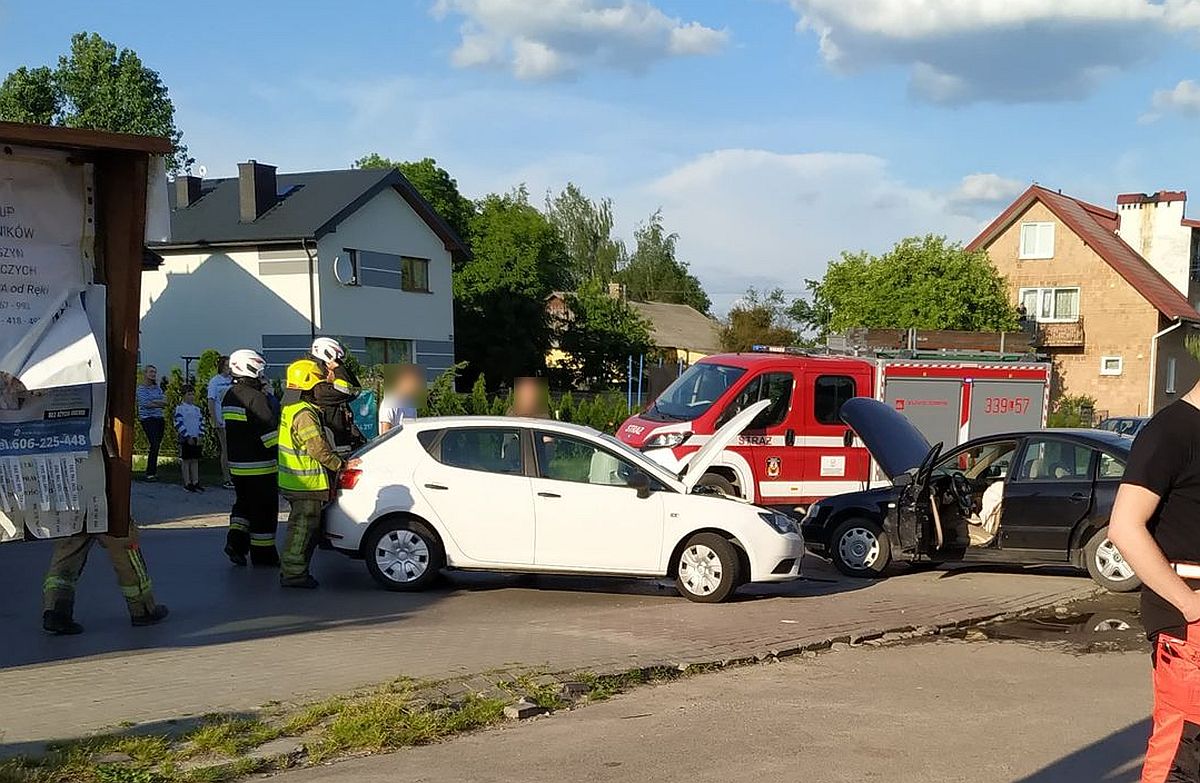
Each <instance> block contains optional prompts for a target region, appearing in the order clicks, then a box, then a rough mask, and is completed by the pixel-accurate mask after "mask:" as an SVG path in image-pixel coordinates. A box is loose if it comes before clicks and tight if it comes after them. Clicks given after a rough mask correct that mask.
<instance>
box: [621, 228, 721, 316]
mask: <svg viewBox="0 0 1200 783" xmlns="http://www.w3.org/2000/svg"><path fill="white" fill-rule="evenodd" d="M633 236H634V240H635V242H636V248H635V249H634V251H633V254H632V255H631V256H630V257H629V259H628V260H627V261H626V262H625V264H624V265H623V266H622V267H621V269H620V270H619V271H618V272H617V274H616V279H617V280H618V281H620V283H621V284H622V285H624V286H625V295H626V296H628V297H629V298H630V299H632V300H634V301H635V302H671V303H674V304H686V305H690V306H692V307H694V308H696V309H697V310H699V311H700V312H702V313H707V312H708V311H709V308H710V307H711V306H712V302H711V301H709V298H708V294H706V293H705V292H704V288H703V287H702V286H701V285H700V281H699V280H697V279H696V277H695V276H694V275H693V274H692V273H691V272H689V271H688V265H687V264H686V263H684V262H682V261H680V260H678V259H677V258H676V257H675V245H676V243H677V242H678V240H679V235H678V234H673V233H670V232H668V231H667V230H666V228H665V227H664V226H663V217H662V211H661V210H659V211H658V212H655V213H654V214H653V215H651V216H650V219H649V220H648V221H647V222H646V223H645V224H644V225H642V226H639V227H638V228H637V230H636V231H634V234H633Z"/></svg>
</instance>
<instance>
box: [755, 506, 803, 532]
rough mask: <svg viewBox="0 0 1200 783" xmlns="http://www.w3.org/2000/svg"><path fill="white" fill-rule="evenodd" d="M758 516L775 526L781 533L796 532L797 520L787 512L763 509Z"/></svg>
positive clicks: (776, 530)
mask: <svg viewBox="0 0 1200 783" xmlns="http://www.w3.org/2000/svg"><path fill="white" fill-rule="evenodd" d="M758 518H759V519H761V520H762V521H763V522H766V523H767V524H768V525H770V526H771V527H773V528H775V532H776V533H779V534H780V535H787V534H788V533H795V532H796V522H795V520H793V519H792V518H791V517H789V516H788V515H786V514H780V513H778V512H776V511H762V512H759V515H758Z"/></svg>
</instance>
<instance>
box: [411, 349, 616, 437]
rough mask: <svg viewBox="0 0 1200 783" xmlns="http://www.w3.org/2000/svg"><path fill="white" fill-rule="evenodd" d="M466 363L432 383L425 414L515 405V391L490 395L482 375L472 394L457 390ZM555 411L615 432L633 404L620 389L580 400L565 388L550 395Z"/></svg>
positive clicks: (487, 411) (496, 412)
mask: <svg viewBox="0 0 1200 783" xmlns="http://www.w3.org/2000/svg"><path fill="white" fill-rule="evenodd" d="M464 366H465V363H460V364H458V365H455V366H454V367H453V368H451V369H449V370H447V371H446V372H444V373H442V374H441V375H439V376H438V377H437V378H436V379H435V380H434V382H433V383H431V384H430V385H429V391H428V392H427V393H426V395H425V400H424V402H423V403H422V404H421V405H420V406H419V410H420V415H421V416H463V415H471V416H487V415H492V416H503V415H505V414H506V413H507V412H508V409H509V408H510V407H511V406H512V395H511V394H509V393H503V394H497V395H494V396H489V395H488V393H487V383H486V381H485V379H484V378H483V377H482V376H480V377H479V378H477V379H476V380H475V383H474V385H473V386H472V387H471V391H470V393H468V394H461V393H459V392H456V391H455V390H454V383H455V379H456V376H457V373H458V372H459V371H460V370H461V369H462V368H463V367H464ZM548 407H549V410H550V412H551V415H552V416H554V417H555V418H556V419H558V420H559V421H568V422H574V423H576V424H582V425H584V426H586V427H592V428H593V429H597V430H600V431H601V432H608V433H612V432H615V431H616V428H617V427H618V426H619V425H620V424H621V422H623V421H624V420H625V419H626V418H627V417H628V416H629V406H628V405H627V404H626V402H625V397H624V396H622V395H621V394H618V393H616V392H612V393H608V394H602V395H599V396H595V397H590V398H589V397H585V398H583V399H580V400H576V398H575V396H574V395H573V394H572V392H570V391H565V392H563V393H562V395H561V396H559V397H558V398H557V399H556V398H555V397H554V395H553V394H551V395H550V397H549V406H548Z"/></svg>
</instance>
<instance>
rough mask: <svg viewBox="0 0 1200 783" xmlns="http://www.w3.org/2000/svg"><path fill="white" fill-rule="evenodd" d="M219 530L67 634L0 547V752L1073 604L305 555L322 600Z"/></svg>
mask: <svg viewBox="0 0 1200 783" xmlns="http://www.w3.org/2000/svg"><path fill="white" fill-rule="evenodd" d="M224 533H225V531H224V530H223V529H221V528H200V529H157V528H152V529H148V530H146V531H145V532H144V536H143V549H144V551H145V554H146V559H147V561H148V563H149V569H150V572H151V575H152V578H153V579H154V583H155V589H156V592H157V593H158V595H159V597H160V600H162V601H163V602H165V603H167V604H169V605H170V606H171V609H172V615H171V617H170V619H169V620H168V621H167V622H166V623H165V624H163V625H161V626H158V627H154V628H138V629H134V628H131V627H130V626H129V623H128V619H127V617H126V615H125V610H124V604H123V601H122V599H121V597H120V594H119V592H118V591H117V589H116V586H115V584H114V580H113V576H112V571H111V569H110V568H109V566H108V563H107V559H106V558H105V556H104V554H103V552H102V551H101V550H100V549H99V548H96V549H95V550H94V551H93V553H92V560H91V562H90V563H89V567H88V569H87V570H86V571H85V573H84V577H83V580H82V582H81V585H80V600H79V604H78V606H77V617H78V619H79V620H80V621H81V622H82V623H83V624H84V625H85V627H86V628H87V633H85V634H84V635H82V636H79V637H70V638H56V637H48V636H45V635H44V634H42V633H41V630H40V606H39V602H40V589H41V581H42V574H43V569H44V567H45V564H46V560H47V557H48V554H49V544H48V543H47V542H35V543H25V544H9V545H6V546H3V547H0V595H4V596H5V597H6V600H5V601H3V602H0V622H2V623H3V627H4V628H5V631H6V633H5V638H4V641H3V643H2V644H0V693H3V694H4V699H3V700H2V703H0V754H5V753H17V752H27V751H31V750H36V749H37V748H38V747H40V745H41V744H42V743H44V742H45V741H48V740H53V739H60V738H67V737H74V736H79V735H81V734H84V733H89V732H93V731H97V730H102V729H105V728H111V727H114V726H116V725H118V724H122V723H126V722H129V723H133V724H137V725H139V726H149V727H154V726H156V725H159V724H161V723H162V722H163V721H171V720H175V719H179V718H183V717H188V716H196V715H203V714H206V713H210V712H215V711H240V710H252V709H255V708H257V707H259V706H261V705H263V704H264V703H266V702H270V701H283V702H295V701H300V700H305V699H310V698H320V697H323V696H327V695H332V694H336V693H341V692H345V691H347V690H350V689H353V688H356V687H361V686H365V685H372V684H377V683H380V682H384V681H387V680H390V679H392V678H394V677H397V676H408V677H413V678H428V679H439V680H440V679H443V678H454V677H468V676H471V675H478V674H480V673H488V675H487V676H490V677H493V679H492V680H491V681H490V682H491V684H494V683H495V681H496V679H499V678H500V677H502V676H505V675H506V673H507V674H515V673H519V672H522V671H530V670H545V671H574V670H583V669H587V670H591V671H622V670H626V669H629V668H631V667H635V666H651V665H661V664H668V665H679V664H686V663H701V662H711V661H721V660H732V659H742V658H746V657H754V656H767V655H771V654H773V653H776V652H780V651H784V652H786V651H787V650H795V649H797V648H799V647H802V646H805V645H811V644H817V643H821V642H822V641H828V640H836V639H839V638H841V639H844V638H848V637H849V636H850V635H853V634H858V633H865V632H870V631H883V630H889V629H896V628H903V627H915V626H921V625H938V624H944V623H953V622H960V621H964V620H969V619H973V618H979V617H983V616H989V615H994V614H996V613H999V612H1010V611H1015V610H1020V609H1024V608H1027V607H1029V606H1032V605H1040V604H1045V603H1048V602H1057V601H1065V600H1069V599H1071V598H1073V597H1078V596H1080V595H1082V594H1085V593H1090V592H1091V591H1092V589H1093V588H1092V585H1091V582H1090V581H1089V580H1087V579H1086V578H1083V577H1080V576H1078V575H1075V574H1071V573H1069V572H1057V573H1056V572H1053V571H1038V572H1023V571H1021V570H1020V569H1007V570H1005V569H994V568H984V569H981V568H961V569H952V570H937V571H927V572H913V573H908V574H904V575H901V576H898V577H895V578H892V579H889V580H886V581H883V582H869V581H861V580H850V579H843V578H839V577H838V576H837V575H836V574H834V573H833V572H832V571H831V570H830V569H829V568H828V566H827V565H824V564H823V563H822V562H821V561H819V560H816V559H815V558H810V559H809V560H808V561H807V565H806V568H807V573H808V578H807V579H806V580H804V581H800V582H795V583H791V584H787V585H777V586H769V587H768V586H763V587H757V586H752V587H750V588H747V589H746V590H744V591H743V593H742V595H741V596H740V600H738V601H736V602H734V603H731V604H725V605H716V606H714V605H701V604H693V603H690V602H688V601H686V600H684V599H682V598H680V597H679V596H678V595H677V594H676V593H675V591H674V589H673V588H671V587H669V586H663V585H658V584H656V583H654V582H639V581H632V580H604V579H571V578H549V577H521V576H504V575H477V574H472V575H456V576H454V577H453V578H452V579H450V580H447V582H446V583H444V584H443V585H441V586H440V587H438V588H437V589H435V590H432V591H430V592H427V593H422V594H397V593H388V592H385V591H382V590H380V589H378V588H376V587H375V586H374V583H373V582H372V581H371V580H370V577H369V576H368V575H367V573H366V569H365V567H364V566H363V564H362V563H361V562H357V561H352V560H350V559H348V558H346V557H344V556H342V555H340V554H337V553H332V552H318V553H317V559H316V563H315V569H314V570H315V573H316V575H317V576H318V578H320V580H321V582H322V589H321V590H318V591H315V592H311V593H309V592H298V591H283V590H281V589H280V588H279V586H278V583H277V575H276V574H275V573H274V572H272V571H263V570H253V569H236V568H233V567H231V566H230V564H229V563H228V561H227V560H226V559H225V558H224V556H223V555H222V554H221V546H222V542H223V537H224Z"/></svg>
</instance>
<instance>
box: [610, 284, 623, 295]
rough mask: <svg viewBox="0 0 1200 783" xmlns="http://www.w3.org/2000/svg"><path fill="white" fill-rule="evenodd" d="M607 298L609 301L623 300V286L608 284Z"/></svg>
mask: <svg viewBox="0 0 1200 783" xmlns="http://www.w3.org/2000/svg"><path fill="white" fill-rule="evenodd" d="M608 296H609V298H611V299H624V298H625V286H623V285H621V284H620V283H609V284H608Z"/></svg>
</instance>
